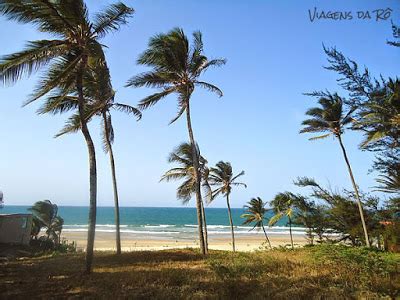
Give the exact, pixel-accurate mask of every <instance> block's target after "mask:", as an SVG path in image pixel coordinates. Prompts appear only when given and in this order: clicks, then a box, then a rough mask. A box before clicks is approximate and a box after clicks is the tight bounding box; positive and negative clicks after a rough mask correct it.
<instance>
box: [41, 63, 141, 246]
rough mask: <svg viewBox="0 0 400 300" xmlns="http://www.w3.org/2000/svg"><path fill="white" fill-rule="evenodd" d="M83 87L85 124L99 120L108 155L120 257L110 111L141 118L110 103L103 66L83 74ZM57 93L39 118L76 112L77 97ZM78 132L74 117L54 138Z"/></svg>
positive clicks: (108, 79)
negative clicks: (94, 118) (92, 120)
mask: <svg viewBox="0 0 400 300" xmlns="http://www.w3.org/2000/svg"><path fill="white" fill-rule="evenodd" d="M84 86H85V87H86V88H85V89H84V96H85V101H86V103H88V105H87V106H86V110H87V111H86V122H89V121H90V120H91V119H92V118H93V117H94V116H99V117H100V118H101V119H102V141H103V150H104V151H105V153H108V155H109V159H110V167H111V177H112V182H113V193H114V208H115V209H114V210H115V211H114V215H115V227H116V231H115V232H116V248H117V254H121V233H120V214H119V196H118V187H117V178H116V171H115V159H114V152H113V147H112V144H113V143H114V128H113V124H112V120H111V111H112V110H118V111H121V112H124V113H127V114H130V115H133V116H135V117H136V118H137V120H139V119H140V118H141V116H142V114H141V112H140V111H139V110H138V109H136V108H135V107H132V106H130V105H127V104H122V103H116V102H114V98H115V92H114V90H113V89H112V85H111V77H110V73H109V69H108V67H107V65H106V63H105V62H102V63H99V64H97V65H96V66H94V67H93V68H92V69H91V70H90V71H89V72H86V73H85V76H84ZM59 92H60V93H59V94H58V95H54V96H51V97H49V98H48V99H47V100H46V101H45V103H44V104H43V105H42V107H41V108H40V109H39V110H38V113H39V114H45V113H51V114H57V113H63V112H66V111H69V110H72V109H77V108H78V97H77V96H76V92H74V91H72V93H68V92H67V91H59ZM78 130H81V122H80V119H79V114H75V115H73V116H72V117H71V118H70V119H69V120H68V122H67V124H66V125H65V127H64V128H63V129H62V130H61V131H60V133H58V134H57V135H56V137H59V136H61V135H63V134H66V133H73V132H77V131H78Z"/></svg>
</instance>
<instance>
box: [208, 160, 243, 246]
mask: <svg viewBox="0 0 400 300" xmlns="http://www.w3.org/2000/svg"><path fill="white" fill-rule="evenodd" d="M243 175H244V171H242V172H240V173H239V174H237V175H236V176H233V172H232V166H231V164H230V163H229V162H223V161H220V162H218V163H217V164H216V166H215V168H211V169H210V173H209V175H208V184H209V185H210V187H216V189H215V190H213V191H211V194H210V197H209V198H210V201H212V200H214V199H215V198H216V197H217V196H218V195H219V194H222V195H223V196H225V197H226V205H227V207H228V217H229V224H230V226H231V235H232V249H233V252H235V233H234V230H233V221H232V213H231V205H230V203H229V196H230V194H231V191H232V187H233V186H244V187H247V185H246V184H244V183H242V182H237V181H236V179H238V178H239V177H240V176H243Z"/></svg>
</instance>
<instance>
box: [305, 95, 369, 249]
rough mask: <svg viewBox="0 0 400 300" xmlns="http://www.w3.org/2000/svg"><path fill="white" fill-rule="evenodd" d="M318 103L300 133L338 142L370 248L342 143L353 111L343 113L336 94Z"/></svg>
mask: <svg viewBox="0 0 400 300" xmlns="http://www.w3.org/2000/svg"><path fill="white" fill-rule="evenodd" d="M318 103H319V104H320V106H321V107H315V108H311V109H309V110H308V111H307V112H306V115H307V116H310V117H311V118H310V119H307V120H305V121H303V123H302V125H303V126H304V128H303V129H302V130H300V133H323V135H319V136H316V137H313V138H310V140H316V139H323V138H327V137H329V136H334V137H335V138H337V140H338V141H339V144H340V147H341V149H342V153H343V157H344V160H345V162H346V165H347V169H348V171H349V175H350V179H351V183H352V184H353V188H354V192H355V195H356V200H357V204H358V209H359V213H360V218H361V223H362V226H363V230H364V236H365V243H366V245H367V247H370V242H369V238H368V232H367V226H366V224H365V219H364V213H363V207H362V203H361V200H360V195H359V192H358V187H357V184H356V182H355V179H354V175H353V171H352V169H351V165H350V162H349V159H348V157H347V153H346V149H345V147H344V145H343V141H342V134H343V132H344V130H345V128H346V126H348V125H349V124H350V123H351V122H352V121H353V118H352V117H351V114H352V112H353V111H352V110H350V111H348V112H347V113H345V112H344V109H343V100H342V98H341V97H339V96H338V95H337V94H333V95H327V96H326V97H321V98H320V99H319V101H318Z"/></svg>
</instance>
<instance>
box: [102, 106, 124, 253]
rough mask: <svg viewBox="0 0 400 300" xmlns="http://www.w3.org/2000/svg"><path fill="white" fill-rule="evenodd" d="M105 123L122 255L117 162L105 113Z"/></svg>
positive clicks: (117, 231)
mask: <svg viewBox="0 0 400 300" xmlns="http://www.w3.org/2000/svg"><path fill="white" fill-rule="evenodd" d="M103 121H104V131H105V135H106V143H107V148H108V154H109V157H110V167H111V176H112V182H113V191H114V215H115V234H116V236H115V242H116V247H117V254H121V231H120V218H119V197H118V187H117V175H116V172H115V161H114V152H113V148H112V145H111V141H110V134H109V132H110V131H109V130H110V128H108V123H107V115H106V113H105V112H103Z"/></svg>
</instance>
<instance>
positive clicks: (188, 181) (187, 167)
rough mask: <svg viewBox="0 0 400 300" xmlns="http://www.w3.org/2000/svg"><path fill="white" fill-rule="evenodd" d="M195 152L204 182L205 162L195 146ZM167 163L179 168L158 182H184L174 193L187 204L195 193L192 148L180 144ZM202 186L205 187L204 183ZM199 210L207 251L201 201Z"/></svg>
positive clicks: (206, 172)
mask: <svg viewBox="0 0 400 300" xmlns="http://www.w3.org/2000/svg"><path fill="white" fill-rule="evenodd" d="M196 152H197V157H199V163H200V176H201V178H202V181H204V180H205V179H206V176H207V174H208V168H207V160H206V159H205V158H204V157H203V156H202V155H201V154H200V149H199V147H198V145H196ZM168 162H169V163H176V164H178V165H179V166H178V167H175V168H172V169H170V170H168V171H167V172H165V174H164V175H163V176H162V177H161V180H160V181H167V182H168V181H171V180H184V181H183V182H182V184H181V185H180V186H179V187H178V189H177V191H176V197H177V198H178V199H179V200H181V201H182V203H183V204H187V203H188V202H189V201H190V199H191V198H192V196H193V194H195V193H196V179H195V172H194V167H193V155H192V146H191V145H190V144H189V143H182V144H180V145H179V146H178V147H177V148H175V149H174V151H173V152H171V153H170V155H169V157H168ZM204 185H206V183H204ZM201 210H202V221H203V226H204V239H205V247H206V249H208V234H207V222H206V215H205V210H204V202H203V200H202V201H201Z"/></svg>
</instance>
